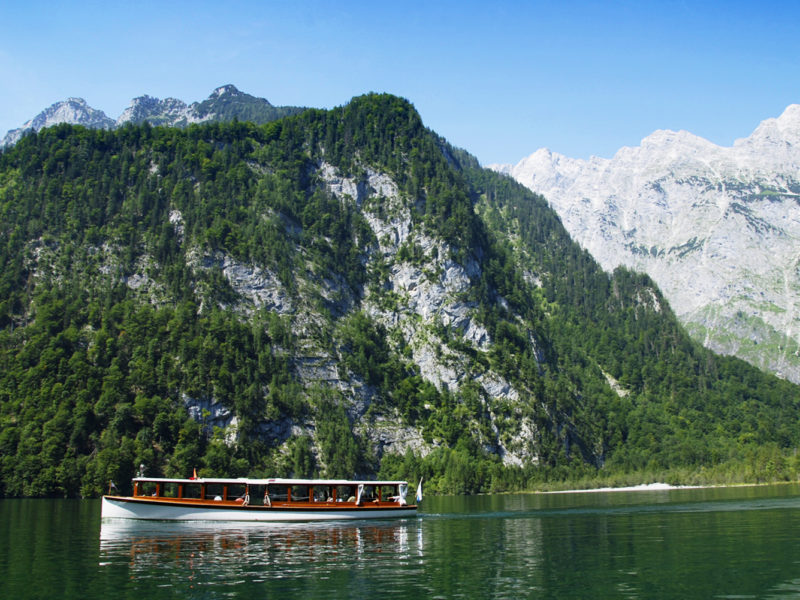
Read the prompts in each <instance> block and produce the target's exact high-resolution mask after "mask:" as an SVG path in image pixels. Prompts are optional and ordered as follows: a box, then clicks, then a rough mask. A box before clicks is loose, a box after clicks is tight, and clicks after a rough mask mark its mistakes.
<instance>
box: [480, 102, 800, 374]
mask: <svg viewBox="0 0 800 600" xmlns="http://www.w3.org/2000/svg"><path fill="white" fill-rule="evenodd" d="M491 168H493V169H495V170H497V171H501V172H503V173H507V174H509V175H511V176H513V177H514V178H515V179H516V180H517V181H519V182H520V183H522V184H524V185H525V186H527V187H528V188H530V189H531V190H533V191H535V192H537V193H539V194H542V195H543V196H545V198H546V199H547V200H548V201H549V202H550V204H551V206H552V207H553V208H554V209H555V210H556V212H557V213H558V214H559V216H560V217H561V219H562V220H563V223H564V225H565V226H566V228H567V230H568V231H569V232H570V234H571V235H572V236H573V238H574V239H576V240H577V241H578V242H579V243H580V244H581V245H582V246H583V247H585V248H586V249H588V250H589V251H590V252H591V253H592V255H593V256H594V257H595V258H596V259H597V260H598V261H599V262H600V264H601V265H602V266H603V268H605V269H606V270H609V271H610V270H613V269H614V268H615V267H617V266H619V265H626V266H628V267H630V268H633V269H636V270H639V271H643V272H646V273H648V274H649V275H650V276H651V277H652V278H653V279H654V280H655V281H656V283H657V284H658V285H659V286H660V288H661V289H662V291H663V292H664V294H665V296H666V297H667V299H668V300H669V302H670V305H671V306H672V308H673V309H674V310H675V312H676V314H677V315H678V317H679V318H680V320H681V321H682V322H683V324H684V325H685V326H686V327H687V328H688V330H689V331H690V333H691V334H692V335H693V336H694V337H695V339H697V340H699V341H701V342H702V343H703V344H705V345H706V346H707V347H709V348H711V349H713V350H715V351H717V352H721V353H725V354H733V355H736V356H738V357H740V358H743V359H745V360H747V361H749V362H750V363H752V364H754V365H757V366H759V367H761V368H763V369H767V370H770V371H773V372H775V373H776V374H778V375H779V376H781V377H784V378H787V379H790V380H791V381H794V382H800V348H799V346H798V342H800V314H798V306H800V105H792V106H789V107H788V108H787V109H786V110H785V111H784V113H783V114H782V115H781V116H780V117H778V118H777V119H767V120H766V121H764V122H763V123H761V124H760V125H759V126H758V128H756V130H755V131H754V132H753V134H752V135H750V136H749V137H747V138H744V139H740V140H737V141H736V142H735V143H734V144H733V146H732V147H720V146H716V145H715V144H713V143H711V142H709V141H707V140H704V139H702V138H700V137H697V136H695V135H692V134H691V133H688V132H686V131H678V132H675V131H656V132H655V133H653V134H652V135H650V136H648V137H647V138H645V139H644V140H643V141H642V143H641V145H640V146H639V147H636V148H622V149H620V150H619V151H618V152H617V153H616V155H615V156H614V157H613V158H611V159H603V158H597V157H592V158H591V159H589V160H578V159H573V158H568V157H566V156H562V155H560V154H556V153H554V152H551V151H549V150H547V149H540V150H537V151H536V152H534V153H533V154H531V155H530V156H528V157H527V158H525V159H523V160H521V161H520V162H519V163H518V164H516V165H513V166H512V165H493V166H491Z"/></svg>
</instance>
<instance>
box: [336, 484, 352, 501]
mask: <svg viewBox="0 0 800 600" xmlns="http://www.w3.org/2000/svg"><path fill="white" fill-rule="evenodd" d="M336 501H337V502H355V501H356V486H354V485H339V486H336Z"/></svg>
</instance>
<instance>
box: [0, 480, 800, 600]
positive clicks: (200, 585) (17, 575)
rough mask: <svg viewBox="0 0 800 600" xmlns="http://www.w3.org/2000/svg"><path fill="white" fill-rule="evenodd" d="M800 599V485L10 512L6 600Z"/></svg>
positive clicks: (11, 505)
mask: <svg viewBox="0 0 800 600" xmlns="http://www.w3.org/2000/svg"><path fill="white" fill-rule="evenodd" d="M55 596H58V597H59V598H60V599H64V600H71V599H81V600H86V599H92V598H105V599H118V598H137V599H139V600H143V599H147V600H150V599H151V598H225V597H235V598H244V597H247V598H281V599H286V598H305V599H316V598H322V599H338V598H353V597H359V598H375V599H378V598H401V597H406V598H476V597H477V598H559V599H561V598H681V599H687V598H703V599H707V598H800V485H797V484H791V485H779V486H764V487H737V488H711V489H676V490H660V491H629V492H595V493H579V494H508V495H489V496H472V497H431V496H429V497H426V498H425V500H424V503H423V509H422V511H421V514H420V516H419V517H418V518H414V519H405V520H398V521H359V522H341V523H325V524H267V525H265V524H244V525H242V524H234V525H230V524H228V525H216V526H209V525H199V524H174V523H163V522H158V523H154V522H149V523H148V522H133V521H130V522H125V521H117V522H106V523H101V520H100V502H99V501H98V500H0V598H3V599H15V600H17V599H27V598H52V597H55Z"/></svg>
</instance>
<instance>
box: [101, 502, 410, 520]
mask: <svg viewBox="0 0 800 600" xmlns="http://www.w3.org/2000/svg"><path fill="white" fill-rule="evenodd" d="M416 513H417V507H416V506H413V505H411V506H397V507H371V506H360V507H341V508H340V507H333V506H328V505H326V506H320V507H297V508H294V507H293V508H287V507H269V506H235V505H230V504H221V505H213V504H209V503H204V504H189V503H179V502H174V501H171V502H165V501H158V500H147V499H139V498H127V497H115V496H111V497H109V496H103V504H102V511H101V515H102V517H103V518H104V519H146V520H158V521H264V522H267V521H337V520H355V519H396V518H402V517H413V516H414V515H415V514H416Z"/></svg>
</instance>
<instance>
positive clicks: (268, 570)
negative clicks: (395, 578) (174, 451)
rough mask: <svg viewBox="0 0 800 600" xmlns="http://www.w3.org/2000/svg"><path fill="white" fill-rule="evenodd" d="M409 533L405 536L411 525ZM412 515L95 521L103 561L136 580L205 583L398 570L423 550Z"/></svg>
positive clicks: (230, 582) (418, 530)
mask: <svg viewBox="0 0 800 600" xmlns="http://www.w3.org/2000/svg"><path fill="white" fill-rule="evenodd" d="M410 527H411V528H413V529H414V534H413V535H409V528H410ZM422 540H423V537H422V530H421V529H420V528H418V527H416V520H411V521H405V520H402V521H391V522H389V521H387V522H375V521H369V522H366V521H365V522H341V523H336V524H333V523H330V522H327V523H319V524H314V523H274V524H269V523H268V524H265V523H252V524H250V523H242V524H222V523H214V524H208V523H199V522H198V523H195V522H191V523H171V522H148V521H135V520H124V519H113V520H104V521H103V522H102V523H101V526H100V555H99V564H100V565H101V566H111V565H119V564H121V563H125V564H127V566H128V568H129V570H130V576H131V577H132V578H136V579H137V580H138V581H141V580H142V579H156V580H158V582H159V585H166V586H175V585H178V586H180V582H183V583H184V584H185V583H187V582H188V583H189V584H190V587H192V583H193V582H202V583H203V585H206V586H214V585H233V584H235V583H236V582H240V583H241V582H250V583H258V582H264V581H268V580H292V579H295V580H297V579H304V578H306V577H307V576H308V573H309V566H310V565H313V573H314V577H315V578H317V579H320V580H325V579H326V578H336V577H338V576H340V575H341V572H342V571H343V570H344V571H346V570H348V569H351V568H352V567H353V566H354V565H359V566H361V567H363V565H365V564H369V565H371V566H372V567H378V568H379V567H380V563H381V562H382V561H391V562H392V563H393V565H394V566H395V567H396V565H398V564H403V562H408V561H409V560H411V559H412V557H418V556H419V555H420V554H421V552H422Z"/></svg>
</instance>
